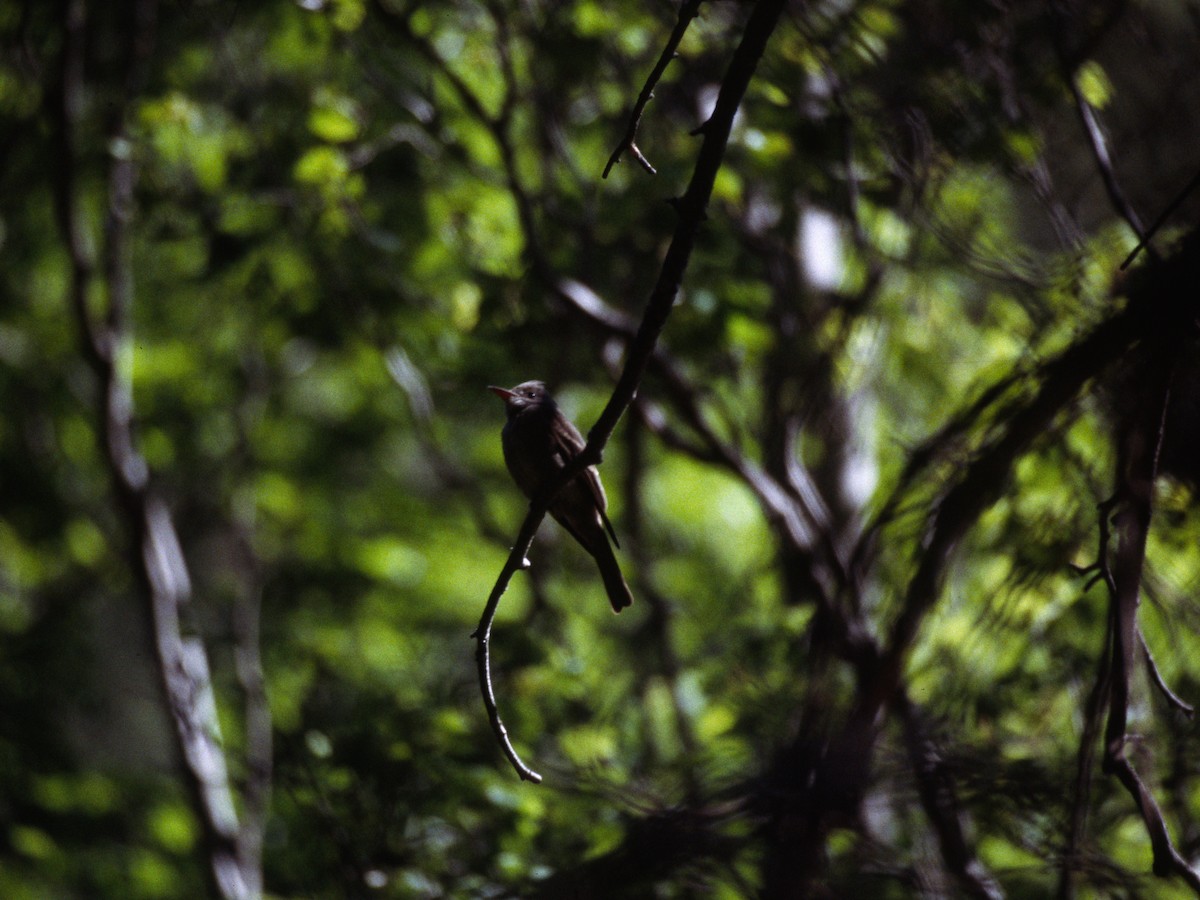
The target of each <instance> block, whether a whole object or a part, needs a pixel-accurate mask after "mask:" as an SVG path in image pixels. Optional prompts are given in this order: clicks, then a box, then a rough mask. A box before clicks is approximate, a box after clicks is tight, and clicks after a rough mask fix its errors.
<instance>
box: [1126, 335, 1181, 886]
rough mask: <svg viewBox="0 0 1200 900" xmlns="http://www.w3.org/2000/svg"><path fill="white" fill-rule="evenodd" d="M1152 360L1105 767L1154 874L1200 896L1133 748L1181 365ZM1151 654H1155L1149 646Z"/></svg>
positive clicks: (1137, 456) (1134, 443)
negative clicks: (1164, 460) (1136, 818)
mask: <svg viewBox="0 0 1200 900" xmlns="http://www.w3.org/2000/svg"><path fill="white" fill-rule="evenodd" d="M1168 343H1169V342H1168ZM1152 353H1153V356H1152V355H1151V354H1152ZM1145 357H1146V359H1147V360H1148V361H1147V362H1146V363H1145V365H1144V367H1142V371H1143V372H1144V374H1145V383H1144V384H1143V385H1140V386H1141V387H1142V388H1143V390H1144V392H1145V393H1144V395H1143V396H1144V397H1146V398H1147V399H1148V400H1149V402H1147V403H1145V404H1144V405H1145V407H1146V408H1145V409H1142V410H1138V413H1137V414H1135V417H1134V419H1133V421H1132V422H1131V423H1129V426H1130V427H1128V428H1127V430H1126V432H1125V434H1124V436H1123V439H1122V442H1121V449H1122V453H1121V464H1120V467H1119V471H1118V476H1117V477H1118V488H1117V498H1118V500H1117V513H1116V516H1115V518H1114V522H1115V524H1116V528H1117V550H1116V554H1115V557H1114V561H1113V581H1114V585H1115V590H1114V591H1113V592H1112V594H1111V603H1112V607H1113V613H1112V621H1113V640H1112V646H1111V654H1112V673H1113V675H1112V690H1111V693H1110V695H1109V706H1108V722H1107V724H1106V727H1105V733H1104V740H1105V750H1104V770H1105V771H1106V772H1108V773H1109V774H1112V775H1115V776H1116V777H1117V779H1118V780H1119V781H1120V782H1121V784H1122V785H1124V787H1125V789H1126V790H1127V791H1129V793H1130V795H1131V796H1132V797H1133V801H1134V803H1135V804H1136V806H1137V808H1138V812H1139V813H1140V814H1141V816H1142V821H1143V822H1144V823H1145V825H1146V832H1147V834H1148V835H1149V837H1150V846H1151V849H1152V851H1153V853H1154V863H1153V870H1154V874H1155V875H1158V876H1160V877H1168V876H1171V875H1177V876H1179V877H1180V878H1181V879H1182V880H1183V881H1184V882H1185V883H1186V884H1187V885H1188V886H1189V887H1191V888H1192V889H1193V890H1195V891H1197V892H1198V893H1200V872H1197V870H1196V869H1194V868H1193V867H1192V866H1191V865H1190V864H1189V863H1188V861H1187V860H1186V859H1184V857H1183V856H1182V855H1181V854H1180V853H1179V851H1178V850H1177V849H1176V848H1175V844H1174V842H1173V841H1172V840H1171V835H1170V832H1169V831H1168V829H1167V823H1166V820H1165V818H1164V817H1163V814H1162V810H1161V809H1160V808H1159V806H1158V803H1157V801H1156V800H1155V799H1154V795H1153V794H1152V793H1151V791H1150V788H1149V787H1148V786H1147V785H1146V783H1145V781H1144V780H1143V779H1142V777H1141V775H1140V774H1139V773H1138V771H1137V769H1136V768H1135V767H1134V765H1133V762H1132V761H1131V760H1130V759H1129V756H1128V754H1127V752H1126V749H1127V743H1128V717H1129V700H1130V693H1131V681H1132V676H1133V668H1134V659H1135V656H1136V653H1137V649H1138V647H1139V645H1141V646H1144V642H1143V638H1142V635H1141V631H1140V629H1139V627H1138V623H1137V612H1138V606H1139V604H1140V601H1141V581H1142V571H1143V569H1144V567H1145V558H1146V537H1147V535H1148V534H1149V531H1150V522H1151V518H1152V515H1153V500H1154V480H1155V477H1156V475H1157V473H1158V458H1159V452H1160V450H1161V448H1162V441H1163V435H1164V428H1165V422H1166V412H1167V402H1168V399H1169V397H1170V379H1171V372H1172V369H1173V366H1172V365H1171V358H1172V353H1171V350H1170V349H1168V347H1162V346H1154V345H1152V346H1149V347H1147V348H1146V349H1145ZM1147 659H1150V656H1149V652H1148V651H1147ZM1151 665H1153V663H1151ZM1171 696H1174V695H1173V694H1172V695H1171Z"/></svg>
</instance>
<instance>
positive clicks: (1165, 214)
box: [1121, 172, 1200, 271]
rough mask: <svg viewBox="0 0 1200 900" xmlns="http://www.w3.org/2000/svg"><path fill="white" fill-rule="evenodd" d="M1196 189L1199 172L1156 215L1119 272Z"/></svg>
mask: <svg viewBox="0 0 1200 900" xmlns="http://www.w3.org/2000/svg"><path fill="white" fill-rule="evenodd" d="M1197 187H1200V172H1197V173H1196V174H1195V175H1193V176H1192V180H1191V181H1189V182H1188V183H1187V184H1186V185H1184V187H1183V190H1181V191H1180V192H1179V193H1178V194H1176V195H1175V199H1174V200H1172V201H1171V202H1170V203H1168V204H1167V208H1166V209H1164V210H1163V211H1162V212H1161V213H1159V214H1158V218H1157V219H1155V220H1154V221H1153V222H1151V223H1150V227H1149V228H1147V229H1146V236H1145V238H1143V239H1142V240H1140V241H1138V242H1137V246H1136V247H1134V248H1133V249H1132V250H1130V251H1129V255H1128V256H1126V257H1125V261H1124V262H1122V263H1121V271H1125V270H1126V269H1128V268H1129V266H1130V264H1131V263H1132V262H1133V261H1134V260H1135V259H1136V258H1137V255H1138V254H1139V253H1140V252H1141V251H1142V248H1143V247H1145V246H1146V241H1149V240H1151V239H1152V238H1153V237H1154V235H1156V234H1158V229H1160V228H1162V227H1163V224H1164V223H1165V222H1166V221H1167V219H1169V218H1170V217H1171V213H1173V212H1175V210H1177V209H1179V207H1180V206H1182V205H1183V201H1184V200H1186V199H1187V198H1188V195H1189V194H1191V192H1192V191H1194V190H1195V189H1196V188H1197Z"/></svg>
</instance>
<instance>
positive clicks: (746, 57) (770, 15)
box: [473, 0, 786, 781]
mask: <svg viewBox="0 0 1200 900" xmlns="http://www.w3.org/2000/svg"><path fill="white" fill-rule="evenodd" d="M785 5H786V0H759V2H758V4H757V5H756V6H755V7H754V11H753V12H752V13H751V14H750V18H749V20H748V21H747V23H746V29H745V32H744V33H743V35H742V40H741V42H740V43H739V44H738V47H737V49H736V50H735V51H734V53H733V58H732V59H731V60H730V63H729V70H728V72H726V74H725V78H724V80H723V81H722V83H721V89H720V92H719V93H718V95H717V103H716V107H715V108H714V110H713V114H712V117H711V118H710V119H709V123H708V127H707V128H706V129H705V131H704V141H703V143H702V144H701V145H700V152H699V155H698V157H697V160H696V168H695V170H694V171H693V173H692V180H691V182H690V183H689V184H688V188H687V191H685V192H684V195H683V197H681V198H680V199H679V201H678V202H677V203H676V204H675V208H676V210H677V212H678V213H679V221H678V222H677V224H676V226H675V233H674V235H673V236H672V238H671V244H670V246H669V247H668V248H667V253H666V257H665V258H664V259H663V263H662V267H661V269H660V270H659V275H658V280H657V281H656V282H655V285H654V288H653V290H652V291H651V293H650V298H649V300H648V301H647V302H646V308H645V311H644V312H643V314H642V321H641V325H640V326H639V327H638V331H637V334H636V335H635V337H634V339H633V341H632V343H631V344H630V345H629V349H628V351H627V354H626V357H625V366H624V368H623V370H622V372H621V377H620V378H619V379H618V380H617V384H616V387H615V388H614V389H613V393H612V396H611V397H610V398H609V401H608V404H607V405H606V406H605V407H604V411H603V412H601V414H600V418H599V419H597V420H596V424H595V425H593V426H592V428H591V430H590V431H589V432H588V440H587V445H586V446H585V447H584V448H583V450H582V451H580V453H579V454H578V455H577V456H576V457H575V458H574V459H573V460H572V461H571V462H570V463H569V464H568V465H566V466H564V467H563V468H562V469H561V470H559V472H558V475H557V477H555V478H554V479H553V480H552V481H550V482H548V483H547V484H546V485H545V487H544V488H543V489H542V490H541V491H540V492H539V493H538V495H537V496H536V497H534V499H533V501H532V502H531V503H530V504H529V512H528V513H527V514H526V516H525V521H524V523H523V524H522V526H521V530H520V532H519V533H518V536H517V541H516V543H515V544H514V546H513V548H512V551H511V552H510V553H509V556H508V560H507V561H506V562H505V564H504V567H503V568H502V569H501V571H500V576H499V577H498V578H497V580H496V584H495V586H494V587H493V588H492V592H491V594H490V595H489V596H488V601H487V604H486V605H485V607H484V611H483V615H482V616H481V617H480V620H479V627H478V628H476V630H475V632H474V635H473V637H474V638H475V640H476V642H477V644H476V654H475V656H476V662H477V664H478V670H479V680H480V688H481V690H482V692H483V697H484V705H485V706H486V707H487V711H488V718H489V720H490V721H491V723H492V730H493V731H494V732H495V734H496V738H497V740H498V741H499V742H500V745H501V747H502V748H503V749H504V752H505V755H506V756H507V757H508V759H509V761H510V762H511V763H512V764H513V767H514V768H515V769H516V770H517V773H518V774H519V775H520V776H521V778H523V779H526V780H532V781H537V780H539V778H540V776H537V773H536V772H533V770H531V769H529V767H528V766H525V765H524V763H522V762H521V760H520V757H519V756H517V753H516V751H515V750H513V748H512V743H511V741H509V738H508V732H507V730H506V729H505V727H504V723H503V721H502V720H501V718H500V714H499V711H498V709H497V708H496V700H495V693H494V691H493V689H492V679H491V669H490V659H491V654H490V649H489V638H490V636H491V628H492V620H493V619H494V617H495V615H496V608H497V607H498V606H499V603H500V598H501V596H503V594H504V591H505V590H506V589H507V587H508V583H509V581H510V580H511V579H512V576H513V573H515V572H516V571H517V569H518V568H520V567H521V566H522V564H523V562H524V560H525V557H526V554H527V553H528V552H529V547H530V545H531V544H532V543H533V536H534V534H536V532H537V529H538V526H539V525H540V524H541V521H542V519H543V518H545V515H546V510H547V509H548V508H549V506H550V503H551V501H552V500H553V499H554V497H555V496H556V495H557V494H558V492H559V491H560V490H562V488H563V487H564V486H565V485H566V484H567V483H568V482H569V481H571V480H572V479H573V478H575V477H576V476H577V475H579V474H580V473H581V472H582V471H583V470H584V469H585V468H586V467H588V466H591V465H598V464H599V463H600V462H601V460H602V458H603V454H604V446H605V445H606V444H607V443H608V439H609V437H610V436H611V435H612V432H613V429H614V428H616V425H617V422H618V421H619V420H620V418H621V416H622V414H623V413H624V412H625V410H626V409H628V407H629V404H630V403H631V402H632V401H633V396H634V394H635V393H636V392H637V388H638V385H639V384H640V382H641V379H642V375H643V374H644V373H645V371H646V367H647V365H648V364H649V362H650V360H651V358H652V357H653V355H654V350H655V346H656V344H657V343H658V337H659V335H660V334H661V333H662V330H663V328H664V327H665V325H666V323H667V319H668V318H669V317H670V314H671V308H672V307H673V306H674V304H675V295H676V294H677V293H678V292H679V287H680V284H681V283H682V282H683V276H684V273H685V272H686V271H687V265H688V261H689V259H690V258H691V253H692V247H693V246H694V245H695V242H696V235H697V233H698V232H699V230H700V226H701V225H702V224H703V223H704V220H705V219H706V218H707V213H706V210H707V208H708V201H709V198H710V197H711V196H712V189H713V184H714V182H715V181H716V177H717V172H718V170H719V169H720V168H721V162H722V160H723V159H724V156H725V146H726V144H727V143H728V140H729V133H730V131H731V129H732V128H733V117H734V115H735V114H736V113H737V110H738V106H739V105H740V104H741V101H742V97H743V96H744V95H745V93H746V88H747V87H748V86H749V84H750V79H751V78H752V77H753V75H754V71H755V69H756V68H757V66H758V61H759V59H760V58H761V57H762V54H763V51H764V50H765V49H766V46H767V41H768V40H769V38H770V37H771V34H772V32H774V30H775V25H776V24H777V23H778V21H779V17H780V15H781V14H782V12H783V7H784V6H785Z"/></svg>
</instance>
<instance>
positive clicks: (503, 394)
mask: <svg viewBox="0 0 1200 900" xmlns="http://www.w3.org/2000/svg"><path fill="white" fill-rule="evenodd" d="M488 390H489V391H491V392H492V393H493V394H495V395H496V396H497V397H499V398H500V399H501V400H503V401H504V402H505V403H507V402H508V401H509V400H511V399H512V398H513V392H512V391H510V390H509V389H508V388H502V387H496V386H495V385H494V384H489V385H488Z"/></svg>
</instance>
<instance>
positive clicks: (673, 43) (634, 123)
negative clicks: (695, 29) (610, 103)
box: [600, 0, 704, 178]
mask: <svg viewBox="0 0 1200 900" xmlns="http://www.w3.org/2000/svg"><path fill="white" fill-rule="evenodd" d="M703 2H704V0H683V4H682V5H681V6H680V7H679V18H678V19H677V20H676V21H675V27H674V28H673V29H672V30H671V36H670V37H669V38H667V45H666V46H665V47H663V51H662V53H661V54H659V57H658V62H656V63H655V64H654V68H653V69H651V70H650V76H649V77H648V78H647V79H646V83H645V85H643V86H642V92H641V93H640V94H638V98H637V102H636V103H634V104H633V111H632V112H631V113H630V114H629V124H628V125H627V126H626V128H625V134H624V135H623V136H622V137H621V142H620V143H619V144H617V149H615V150H614V151H613V152H612V155H611V156H610V157H609V158H608V162H607V163H606V164H605V166H604V174H603V175H601V176H600V177H601V178H607V177H608V173H609V172H611V171H612V167H613V166H615V165H616V164H617V163H619V162H620V161H621V157H622V156H623V155H625V153H626V152H628V153H629V154H630V155H632V156H633V158H634V159H636V160H637V161H638V163H639V164H640V165H641V167H642V168H643V169H645V170H646V171H647V172H649V173H650V174H651V175H657V174H658V172H657V171H656V170H655V168H654V166H652V165H650V160H648V159H646V157H645V156H644V155H643V154H642V151H641V150H639V149H638V145H637V132H638V126H640V125H641V123H642V115H643V114H644V113H645V112H646V106H647V104H649V103H650V101H651V100H653V99H654V87H655V85H657V84H658V82H659V79H661V78H662V76H663V73H664V72H665V71H667V66H668V65H670V63H671V60H673V59H674V58H675V56H676V51H677V50H678V49H679V43H680V41H682V40H683V36H684V34H686V33H687V30H688V26H689V25H691V24H692V19H694V18H696V16H698V15H699V14H700V4H701V3H703Z"/></svg>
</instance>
